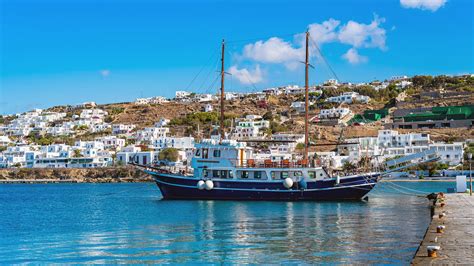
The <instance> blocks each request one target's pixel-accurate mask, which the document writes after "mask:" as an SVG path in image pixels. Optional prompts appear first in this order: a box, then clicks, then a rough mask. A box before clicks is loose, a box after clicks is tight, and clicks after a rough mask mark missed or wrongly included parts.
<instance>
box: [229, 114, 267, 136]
mask: <svg viewBox="0 0 474 266" xmlns="http://www.w3.org/2000/svg"><path fill="white" fill-rule="evenodd" d="M236 123H237V125H236V127H235V129H234V132H233V133H232V138H234V139H249V138H258V137H263V135H264V134H263V132H262V131H261V130H262V129H265V128H269V127H270V122H269V121H267V120H263V119H262V117H261V116H255V115H247V116H246V117H245V118H244V119H240V120H237V121H236Z"/></svg>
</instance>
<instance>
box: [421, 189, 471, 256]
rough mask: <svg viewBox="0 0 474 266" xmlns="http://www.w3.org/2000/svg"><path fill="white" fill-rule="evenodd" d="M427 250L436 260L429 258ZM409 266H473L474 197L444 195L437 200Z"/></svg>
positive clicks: (467, 195)
mask: <svg viewBox="0 0 474 266" xmlns="http://www.w3.org/2000/svg"><path fill="white" fill-rule="evenodd" d="M443 226H444V227H443ZM430 248H431V249H434V250H435V253H436V257H430V256H428V249H430ZM438 248H439V250H438ZM432 255H433V254H432ZM412 264H413V265H428V264H430V265H440V264H443V265H446V264H449V265H452V264H464V265H466V264H470V265H472V264H474V196H472V197H471V196H469V194H461V193H459V194H445V199H444V200H439V199H438V200H437V202H436V204H435V206H434V209H433V217H432V220H431V223H430V225H429V227H428V230H427V231H426V234H425V237H424V239H423V241H422V242H421V244H420V247H419V248H418V251H417V252H416V255H415V257H414V258H413V261H412Z"/></svg>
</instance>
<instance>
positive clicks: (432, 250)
mask: <svg viewBox="0 0 474 266" xmlns="http://www.w3.org/2000/svg"><path fill="white" fill-rule="evenodd" d="M426 249H427V250H428V257H430V258H436V257H438V254H437V253H436V252H437V251H438V250H440V249H441V247H440V246H428V247H426Z"/></svg>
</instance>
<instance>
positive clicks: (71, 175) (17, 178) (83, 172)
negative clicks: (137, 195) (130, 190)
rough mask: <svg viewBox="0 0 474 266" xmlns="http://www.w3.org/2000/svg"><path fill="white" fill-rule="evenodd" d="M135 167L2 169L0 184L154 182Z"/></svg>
mask: <svg viewBox="0 0 474 266" xmlns="http://www.w3.org/2000/svg"><path fill="white" fill-rule="evenodd" d="M152 181H153V179H152V178H151V177H150V176H149V175H147V174H145V173H143V172H142V171H139V170H137V169H135V168H133V167H107V168H56V169H52V168H10V169H0V183H42V182H44V183H48V182H71V183H119V182H152Z"/></svg>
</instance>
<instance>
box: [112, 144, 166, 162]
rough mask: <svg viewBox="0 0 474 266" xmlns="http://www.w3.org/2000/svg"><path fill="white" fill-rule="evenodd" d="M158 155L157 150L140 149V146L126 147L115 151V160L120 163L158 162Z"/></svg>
mask: <svg viewBox="0 0 474 266" xmlns="http://www.w3.org/2000/svg"><path fill="white" fill-rule="evenodd" d="M158 155H159V152H158V151H141V150H140V148H135V149H133V150H130V149H127V150H126V151H120V152H117V162H118V163H119V164H122V165H127V164H128V163H137V164H144V165H148V164H156V163H157V162H158Z"/></svg>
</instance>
